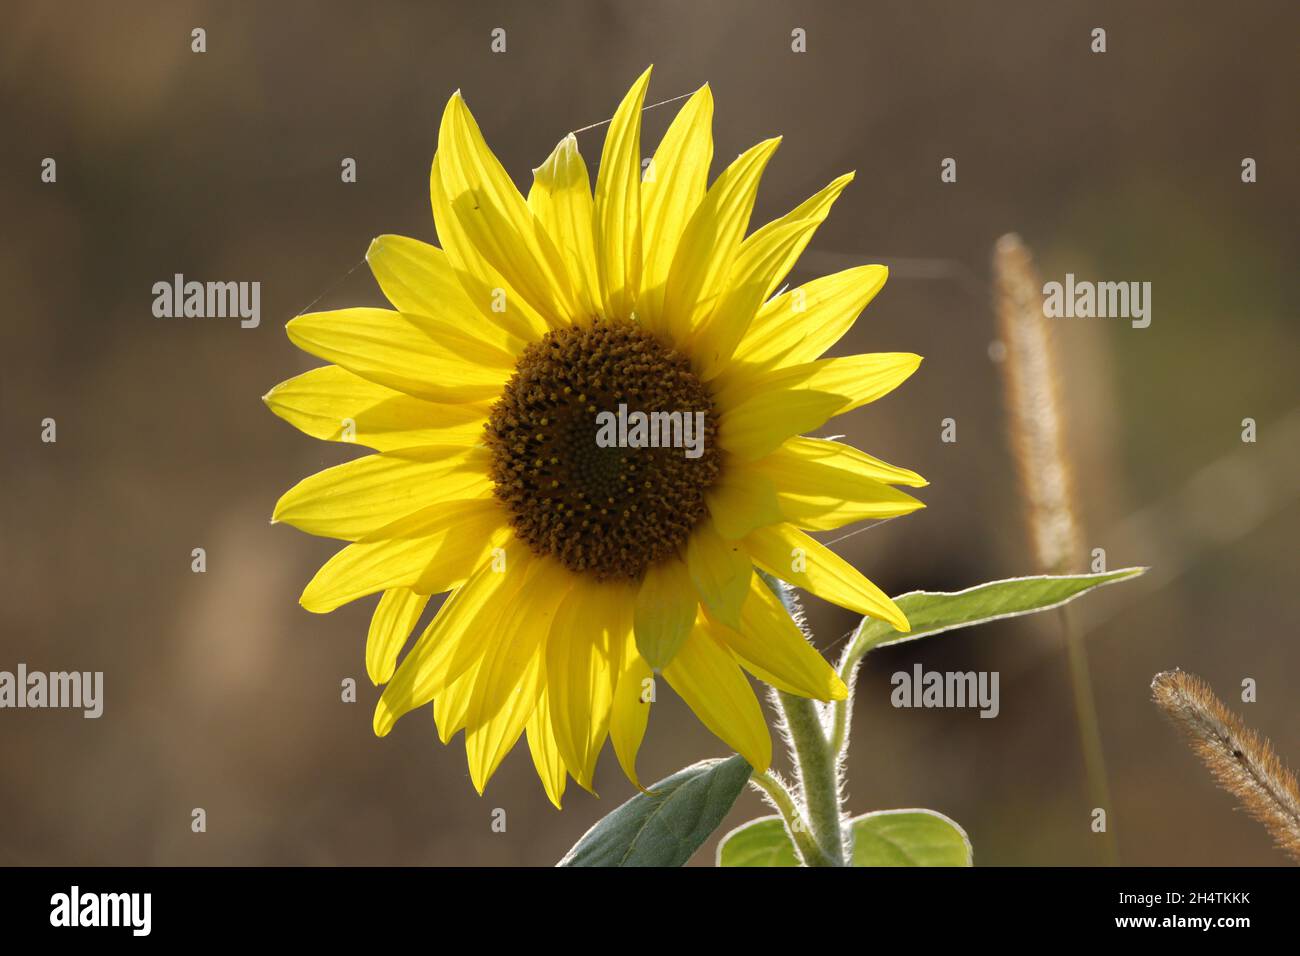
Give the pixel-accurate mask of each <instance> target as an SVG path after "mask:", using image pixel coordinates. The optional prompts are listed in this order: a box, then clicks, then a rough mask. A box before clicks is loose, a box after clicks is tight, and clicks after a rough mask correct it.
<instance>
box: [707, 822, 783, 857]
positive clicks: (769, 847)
mask: <svg viewBox="0 0 1300 956" xmlns="http://www.w3.org/2000/svg"><path fill="white" fill-rule="evenodd" d="M798 865H799V857H798V855H797V854H796V853H795V851H794V844H793V843H791V842H790V835H789V834H788V833H786V832H785V824H784V823H783V822H782V821H781V818H780V817H759V818H758V819H757V820H750V821H749V822H748V823H742V824H741V825H740V826H738V827H736V829H734V830H732V831H731V832H730V833H728V834H727V835H726V836H724V837H723V838H722V842H721V843H719V844H718V866H798Z"/></svg>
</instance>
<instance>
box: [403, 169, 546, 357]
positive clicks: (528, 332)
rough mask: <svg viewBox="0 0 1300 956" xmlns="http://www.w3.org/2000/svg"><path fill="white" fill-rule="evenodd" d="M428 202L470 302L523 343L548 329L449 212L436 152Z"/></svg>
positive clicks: (440, 236) (445, 250)
mask: <svg viewBox="0 0 1300 956" xmlns="http://www.w3.org/2000/svg"><path fill="white" fill-rule="evenodd" d="M429 201H430V203H431V204H432V206H433V221H434V225H436V226H437V229H438V240H439V241H440V242H441V243H442V248H443V251H444V252H446V254H447V260H448V261H449V262H450V263H451V264H452V267H453V268H454V269H455V270H456V278H457V280H459V282H460V284H461V287H462V288H463V289H464V290H465V295H466V297H467V298H468V299H469V301H470V302H471V303H472V304H473V305H474V307H475V308H477V309H478V310H479V313H480V314H481V315H482V316H483V317H484V318H486V319H487V320H488V321H489V322H491V323H492V324H494V325H497V326H499V327H500V328H501V329H502V330H503V331H505V332H506V333H507V334H509V335H511V336H513V337H515V338H517V339H519V340H520V341H523V342H535V341H537V340H538V339H539V338H541V337H542V336H543V335H545V334H546V333H547V332H548V331H549V330H550V328H551V326H550V323H549V322H548V321H547V320H546V319H544V318H543V317H542V316H541V314H539V313H538V311H537V310H536V309H534V308H533V307H532V306H531V305H530V304H529V303H528V301H527V300H526V299H525V298H524V296H522V295H518V294H517V293H516V292H515V290H514V289H513V288H512V287H511V285H510V283H509V282H507V281H506V279H505V277H504V276H503V275H502V274H501V273H500V272H499V271H497V269H496V268H495V267H494V266H493V265H492V264H491V263H490V262H488V260H487V259H485V258H484V257H483V255H482V253H480V252H479V251H478V249H476V248H475V247H474V243H472V242H471V241H470V237H469V235H468V234H467V233H466V231H465V228H464V226H463V225H462V224H461V222H460V220H459V219H458V218H457V216H456V213H455V212H453V211H452V208H451V201H450V200H449V199H448V198H447V191H446V190H445V189H444V188H443V185H442V163H440V162H439V160H438V155H437V154H436V153H435V154H434V157H433V165H432V166H431V167H430V169H429Z"/></svg>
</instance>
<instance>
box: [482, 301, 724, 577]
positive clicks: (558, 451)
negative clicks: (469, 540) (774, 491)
mask: <svg viewBox="0 0 1300 956" xmlns="http://www.w3.org/2000/svg"><path fill="white" fill-rule="evenodd" d="M656 413H657V414H656ZM696 413H701V414H696ZM486 434H487V444H488V447H489V448H490V449H491V451H492V469H491V471H492V480H493V482H494V484H495V488H494V491H495V494H496V496H497V498H499V499H500V500H501V501H502V502H504V503H505V505H506V507H507V508H509V510H510V515H511V525H512V526H513V528H514V531H515V534H516V535H517V536H518V537H519V538H521V539H523V540H524V541H525V542H527V543H528V546H529V547H530V548H532V550H533V552H534V553H536V554H545V555H550V556H552V557H554V558H555V559H557V560H558V561H560V563H562V564H563V565H564V566H565V567H566V568H569V569H570V570H572V571H579V572H586V573H589V574H591V575H593V576H594V577H595V578H597V579H604V578H607V577H622V578H632V579H636V578H639V577H640V576H641V575H642V574H643V573H644V572H645V570H646V568H648V567H650V566H651V565H652V564H655V563H656V562H658V561H660V560H663V559H664V558H667V557H669V556H670V555H672V554H675V553H677V552H678V550H679V549H680V548H681V546H682V545H683V544H685V542H686V539H687V536H688V535H689V534H690V532H691V529H692V528H694V527H695V524H696V522H698V521H699V520H700V518H701V517H703V516H704V514H705V513H706V510H707V509H706V506H705V502H704V492H705V491H706V490H707V489H708V487H709V486H710V485H712V484H713V482H714V481H715V480H716V478H717V476H718V467H719V460H720V455H719V452H718V450H717V446H716V443H715V441H714V439H715V437H716V435H717V417H716V414H715V411H714V408H713V401H712V399H711V398H710V396H709V393H708V391H707V390H706V389H705V387H704V384H703V383H702V382H701V381H700V380H699V378H697V377H696V375H695V373H694V372H692V371H691V366H690V362H689V361H688V360H687V358H686V356H684V355H682V354H681V353H680V352H677V351H676V350H674V349H671V348H669V347H668V346H666V345H664V344H663V343H662V342H660V341H659V340H658V339H657V338H655V337H654V336H653V335H652V334H650V333H649V332H647V331H645V330H644V329H642V328H641V327H640V326H639V325H637V324H635V323H633V322H626V321H617V322H605V321H597V322H595V323H594V324H592V325H590V326H588V327H578V326H573V327H570V328H565V329H558V330H556V331H553V332H549V333H547V334H546V335H545V336H544V337H543V338H542V339H541V340H540V341H538V342H536V343H534V344H532V345H530V346H528V348H527V349H525V350H524V352H523V354H522V355H521V356H520V358H519V362H518V364H517V365H516V366H515V372H514V375H513V376H511V378H510V380H509V381H508V382H507V383H506V386H505V389H504V391H503V392H502V395H501V398H500V399H498V400H497V403H496V404H495V405H494V406H493V407H492V412H491V414H490V416H489V418H488V424H487V429H486ZM656 445H657V446H659V447H654V446H656Z"/></svg>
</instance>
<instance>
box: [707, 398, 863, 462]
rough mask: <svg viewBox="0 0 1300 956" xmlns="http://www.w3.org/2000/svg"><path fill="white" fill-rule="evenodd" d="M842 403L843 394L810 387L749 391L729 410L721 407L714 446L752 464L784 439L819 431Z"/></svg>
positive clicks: (843, 401)
mask: <svg viewBox="0 0 1300 956" xmlns="http://www.w3.org/2000/svg"><path fill="white" fill-rule="evenodd" d="M718 401H719V404H723V402H722V400H721V399H719V400H718ZM844 404H845V398H844V396H843V395H839V394H836V393H834V392H822V391H814V390H813V389H811V388H793V389H779V388H774V389H771V390H769V391H759V390H757V389H751V390H749V392H748V393H747V394H746V397H745V398H743V399H742V400H740V401H738V402H736V403H735V404H733V405H731V407H729V408H728V407H726V405H725V404H724V405H723V408H724V411H723V412H722V415H721V416H720V417H719V419H718V445H719V446H721V447H722V448H724V449H725V450H726V451H728V452H730V453H731V454H732V455H734V456H735V457H736V458H738V459H740V460H741V461H752V460H753V459H755V458H761V457H763V456H764V455H768V454H771V453H772V452H773V451H775V450H776V449H777V447H778V446H780V445H781V443H782V442H784V441H785V440H786V439H788V438H792V437H793V436H795V435H799V434H802V433H803V432H808V431H812V430H813V429H816V428H821V426H822V425H824V424H826V420H827V419H829V418H830V417H831V416H832V415H835V414H838V412H839V411H840V409H841V408H842V407H843V406H844Z"/></svg>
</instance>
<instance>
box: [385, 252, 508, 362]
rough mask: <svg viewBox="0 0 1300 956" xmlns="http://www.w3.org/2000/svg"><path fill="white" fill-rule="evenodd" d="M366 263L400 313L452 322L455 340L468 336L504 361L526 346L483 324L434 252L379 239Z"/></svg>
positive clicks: (446, 262) (448, 267)
mask: <svg viewBox="0 0 1300 956" xmlns="http://www.w3.org/2000/svg"><path fill="white" fill-rule="evenodd" d="M366 262H367V263H369V265H370V271H371V272H372V273H374V276H375V281H376V282H378V283H379V287H380V288H381V289H383V291H384V295H385V296H386V297H387V299H388V301H389V302H391V303H392V304H393V308H395V309H397V311H398V312H405V313H407V314H408V315H425V316H432V317H435V318H442V319H446V320H450V322H451V324H452V326H453V329H452V332H453V334H468V335H471V336H473V337H474V338H477V339H480V340H482V341H483V342H485V343H487V344H489V345H492V346H494V347H495V348H496V349H498V350H500V351H502V352H505V353H506V354H507V355H517V354H518V353H519V352H521V351H522V350H523V347H524V345H526V344H527V342H526V341H525V340H523V339H520V338H517V337H515V336H512V335H510V334H509V333H507V332H505V331H504V330H502V329H501V327H500V326H499V325H495V324H493V323H491V322H489V321H487V319H486V317H485V316H484V315H483V314H482V312H480V311H479V309H478V308H477V307H476V306H475V305H474V303H473V302H471V301H470V298H469V296H468V295H467V294H466V293H465V289H464V286H462V285H461V282H460V280H459V279H458V278H457V277H456V270H455V269H454V268H453V267H452V265H451V262H450V261H449V260H448V258H447V255H446V253H444V252H443V251H442V250H441V249H439V248H438V247H437V246H431V245H429V244H428V243H427V242H420V241H419V240H418V239H408V238H407V237H406V236H379V237H378V238H377V239H375V240H373V241H372V242H371V243H370V248H369V249H368V250H366ZM435 338H436V336H435Z"/></svg>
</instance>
